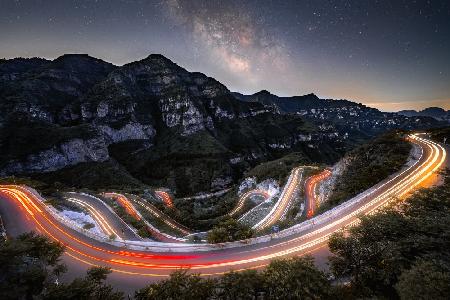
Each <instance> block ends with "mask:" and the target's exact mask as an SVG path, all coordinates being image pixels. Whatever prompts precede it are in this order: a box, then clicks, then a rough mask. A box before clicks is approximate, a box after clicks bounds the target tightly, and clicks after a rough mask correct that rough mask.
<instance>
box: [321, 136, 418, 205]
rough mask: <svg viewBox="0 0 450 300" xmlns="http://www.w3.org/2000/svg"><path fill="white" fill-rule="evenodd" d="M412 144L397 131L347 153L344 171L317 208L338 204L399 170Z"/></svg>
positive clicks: (404, 162)
mask: <svg viewBox="0 0 450 300" xmlns="http://www.w3.org/2000/svg"><path fill="white" fill-rule="evenodd" d="M411 147H412V146H411V144H410V143H409V142H407V141H406V140H405V139H403V138H402V136H401V135H400V134H398V133H395V132H392V133H388V134H385V135H382V136H380V137H378V138H376V139H374V140H372V141H370V142H368V143H366V144H364V145H362V146H359V147H357V148H356V149H354V150H352V151H350V152H349V153H347V154H346V155H345V158H344V161H345V162H346V163H345V166H344V171H343V173H342V175H341V176H339V177H338V178H337V180H336V182H335V184H334V186H333V187H332V191H331V194H330V197H329V198H328V199H327V201H326V202H325V203H324V205H323V206H322V207H321V208H320V210H321V211H325V210H327V209H329V208H331V207H334V206H336V205H339V204H341V203H342V202H344V201H346V200H349V199H351V198H352V197H354V196H356V195H358V194H359V193H361V192H363V191H364V190H367V189H369V188H370V187H372V186H374V185H375V184H377V183H378V182H380V181H381V180H383V179H385V178H387V177H388V176H389V175H391V174H393V173H395V172H397V171H399V170H400V169H401V168H402V167H403V166H404V165H405V164H406V162H407V159H408V156H409V154H410V151H411Z"/></svg>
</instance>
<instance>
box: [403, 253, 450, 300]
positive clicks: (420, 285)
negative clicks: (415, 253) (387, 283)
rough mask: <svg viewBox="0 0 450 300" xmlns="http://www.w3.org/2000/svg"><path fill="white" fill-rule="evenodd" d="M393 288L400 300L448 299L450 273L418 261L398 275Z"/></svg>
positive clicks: (449, 293) (431, 263)
mask: <svg viewBox="0 0 450 300" xmlns="http://www.w3.org/2000/svg"><path fill="white" fill-rule="evenodd" d="M395 288H396V290H397V292H398V294H399V296H400V299H423V300H426V299H433V300H440V299H448V296H449V295H450V272H449V270H444V269H443V268H441V267H440V266H438V265H436V264H435V263H433V262H429V261H420V262H418V263H416V264H415V265H414V266H413V267H412V268H411V269H409V270H407V271H405V272H403V273H402V274H401V275H400V278H399V281H398V283H397V284H396V285H395Z"/></svg>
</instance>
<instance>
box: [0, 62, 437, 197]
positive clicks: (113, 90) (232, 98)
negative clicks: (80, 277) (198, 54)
mask: <svg viewBox="0 0 450 300" xmlns="http://www.w3.org/2000/svg"><path fill="white" fill-rule="evenodd" d="M258 96H261V99H259V98H256V99H254V98H248V97H247V98H246V97H243V96H239V94H236V93H232V92H230V91H229V89H228V88H227V87H226V86H225V85H223V84H222V83H220V82H219V81H217V80H216V79H214V78H212V77H208V76H207V75H205V74H203V73H200V72H189V71H187V70H186V69H184V68H182V67H180V66H179V65H177V64H176V63H174V62H173V61H171V60H170V59H168V58H166V57H164V56H163V55H160V54H152V55H149V56H147V57H146V58H144V59H142V60H139V61H136V62H130V63H128V64H125V65H123V66H115V65H113V64H110V63H108V62H105V61H103V60H100V59H96V58H94V57H91V56H89V55H85V54H83V55H78V54H69V55H63V56H60V57H58V58H56V59H54V60H52V61H50V60H41V59H13V60H1V61H0V109H2V112H3V114H2V115H0V175H3V176H7V175H27V174H40V173H46V172H58V171H59V170H62V169H65V168H71V167H73V166H77V165H79V164H81V163H84V164H86V163H88V164H89V163H107V162H114V163H113V165H116V164H118V165H119V166H120V168H122V169H123V170H125V171H126V172H128V174H130V175H131V176H133V177H134V178H136V179H138V180H139V181H141V182H142V183H143V184H148V185H153V186H167V187H169V188H171V189H172V191H174V192H176V193H177V194H178V195H181V196H185V195H192V194H195V193H198V192H205V191H214V190H220V189H223V188H227V187H229V186H230V185H232V184H233V183H235V182H237V181H238V180H239V179H240V178H241V176H242V174H243V173H244V171H245V170H248V169H249V168H251V167H253V166H255V165H257V164H259V163H261V162H265V161H268V160H273V159H277V158H280V157H282V156H283V155H287V154H289V153H291V152H299V153H300V154H301V155H300V156H301V157H303V159H304V162H317V163H332V162H334V161H336V160H337V159H338V158H339V157H341V156H342V155H343V153H345V152H346V151H347V150H348V149H350V148H352V147H353V146H354V145H355V143H358V141H362V140H366V139H368V138H370V137H371V136H374V135H376V134H378V133H382V132H384V131H387V130H391V129H396V128H405V129H409V128H427V127H430V126H434V125H436V124H437V123H438V122H437V121H435V120H434V119H429V118H426V117H425V118H419V121H417V120H416V119H414V120H412V119H410V118H408V117H404V116H399V115H395V114H394V115H388V114H384V113H381V112H379V111H377V110H376V109H369V108H365V107H364V106H362V105H360V104H354V103H353V102H350V101H346V100H342V101H343V102H340V101H335V102H333V100H324V99H319V98H318V97H317V96H315V95H311V94H310V95H305V96H296V97H293V99H295V100H297V102H299V103H300V104H302V105H303V106H299V104H296V106H290V105H288V104H290V103H287V104H286V101H287V100H286V99H283V98H281V97H277V96H275V95H272V94H270V93H269V92H263V93H262V94H261V95H258ZM240 98H241V99H240ZM262 98H264V99H262ZM263 100H264V101H263ZM299 100H302V101H299ZM291 102H292V101H291ZM336 103H337V105H336ZM288 109H290V111H288ZM350 116H351V117H352V118H350ZM344 118H345V119H344ZM343 119H344V120H343ZM372 127H373V128H372ZM122 173H123V172H122ZM93 175H95V174H93Z"/></svg>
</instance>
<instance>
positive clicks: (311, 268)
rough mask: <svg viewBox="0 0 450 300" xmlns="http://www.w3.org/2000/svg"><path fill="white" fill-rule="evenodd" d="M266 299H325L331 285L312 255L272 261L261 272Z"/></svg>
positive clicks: (329, 292) (329, 293) (329, 294)
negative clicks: (315, 263)
mask: <svg viewBox="0 0 450 300" xmlns="http://www.w3.org/2000/svg"><path fill="white" fill-rule="evenodd" d="M263 277H264V284H265V295H266V299H327V298H328V297H330V296H331V285H330V283H329V281H328V279H327V276H326V274H325V273H324V272H322V271H320V270H318V269H317V268H316V266H315V265H314V260H313V258H312V257H308V256H307V257H294V258H292V259H282V260H275V261H272V262H271V263H270V264H269V266H268V267H267V268H266V269H265V270H264V272H263Z"/></svg>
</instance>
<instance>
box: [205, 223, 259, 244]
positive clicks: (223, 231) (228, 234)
mask: <svg viewBox="0 0 450 300" xmlns="http://www.w3.org/2000/svg"><path fill="white" fill-rule="evenodd" d="M253 234H254V232H253V230H252V229H251V228H250V227H249V226H247V225H244V224H242V223H239V222H238V221H236V220H235V219H232V218H229V219H226V220H223V221H222V222H220V223H219V224H218V225H216V226H214V227H213V229H211V230H210V231H208V236H207V240H208V243H211V244H215V243H224V242H233V241H239V240H245V239H248V238H251V237H252V236H253Z"/></svg>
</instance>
